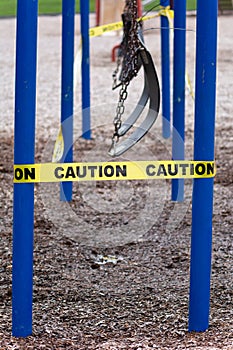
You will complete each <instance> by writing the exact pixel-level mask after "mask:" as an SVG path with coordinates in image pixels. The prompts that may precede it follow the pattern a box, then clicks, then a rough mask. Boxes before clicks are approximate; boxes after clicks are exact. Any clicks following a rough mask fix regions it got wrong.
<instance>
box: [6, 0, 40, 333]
mask: <svg viewBox="0 0 233 350" xmlns="http://www.w3.org/2000/svg"><path fill="white" fill-rule="evenodd" d="M37 11H38V2H37V1H35V0H21V1H18V2H17V34H16V78H15V132H14V163H15V164H33V163H34V153H35V151H34V149H35V108H36V56H37ZM33 222H34V184H14V199H13V262H12V264H13V267H12V334H13V336H16V337H26V336H28V335H31V334H32V296H33V229H34V225H33Z"/></svg>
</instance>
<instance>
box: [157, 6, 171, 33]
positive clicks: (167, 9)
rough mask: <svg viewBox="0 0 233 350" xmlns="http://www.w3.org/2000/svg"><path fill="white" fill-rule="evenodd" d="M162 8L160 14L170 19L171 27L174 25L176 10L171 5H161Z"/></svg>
mask: <svg viewBox="0 0 233 350" xmlns="http://www.w3.org/2000/svg"><path fill="white" fill-rule="evenodd" d="M160 8H161V10H160V11H159V12H158V14H159V16H165V17H167V19H168V22H169V27H170V29H171V28H172V27H173V19H174V11H173V10H171V9H170V6H166V7H164V6H160Z"/></svg>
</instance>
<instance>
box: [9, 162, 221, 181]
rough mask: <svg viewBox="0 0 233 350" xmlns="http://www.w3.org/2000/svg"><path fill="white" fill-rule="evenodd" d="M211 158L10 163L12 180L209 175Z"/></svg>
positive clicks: (213, 169) (213, 172)
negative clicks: (12, 168) (12, 170)
mask: <svg viewBox="0 0 233 350" xmlns="http://www.w3.org/2000/svg"><path fill="white" fill-rule="evenodd" d="M215 175H216V166H215V162H214V161H131V162H92V163H88V162H86V163H42V164H25V165H23V164H21V165H16V164H15V165H14V183H39V182H66V181H72V182H74V181H109V180H154V179H178V178H183V179H188V178H190V179H193V178H212V177H214V176H215Z"/></svg>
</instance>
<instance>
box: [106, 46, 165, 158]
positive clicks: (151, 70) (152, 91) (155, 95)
mask: <svg viewBox="0 0 233 350" xmlns="http://www.w3.org/2000/svg"><path fill="white" fill-rule="evenodd" d="M138 55H139V58H140V60H141V63H142V67H143V70H144V89H143V92H142V95H141V97H140V99H139V101H138V103H137V105H136V107H135V109H134V110H133V112H132V113H131V114H130V116H129V117H128V118H127V119H126V121H125V122H124V123H123V124H122V125H121V127H120V129H119V130H118V135H119V137H121V136H123V135H125V134H126V133H127V132H128V131H129V130H130V129H131V128H132V127H133V126H134V124H135V123H136V121H137V120H138V118H139V117H140V115H141V114H142V112H143V110H144V109H145V107H146V105H147V102H148V100H149V110H148V113H147V115H146V117H145V119H144V120H143V122H142V123H141V124H140V125H139V126H138V127H137V128H136V130H135V131H134V132H132V134H130V135H129V137H128V138H127V139H125V140H124V141H122V142H115V143H113V144H112V147H111V148H110V150H109V152H108V154H109V155H110V156H112V157H117V156H120V155H122V154H123V153H125V152H126V151H127V150H128V149H130V148H131V147H133V146H134V145H135V144H136V143H137V142H138V141H140V140H141V139H142V137H143V136H144V135H145V134H146V133H147V132H148V131H149V130H150V128H151V127H152V125H153V124H154V122H155V121H156V119H157V117H158V114H159V107H160V87H159V80H158V76H157V73H156V70H155V67H154V63H153V59H152V57H151V54H150V52H149V51H148V50H147V49H146V47H145V46H144V44H143V43H142V42H141V48H140V49H139V50H138Z"/></svg>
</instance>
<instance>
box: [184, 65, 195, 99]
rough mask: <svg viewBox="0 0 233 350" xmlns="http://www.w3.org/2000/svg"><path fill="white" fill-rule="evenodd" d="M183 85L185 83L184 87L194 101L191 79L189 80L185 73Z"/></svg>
mask: <svg viewBox="0 0 233 350" xmlns="http://www.w3.org/2000/svg"><path fill="white" fill-rule="evenodd" d="M185 83H186V86H187V88H188V91H189V94H190V96H191V97H192V99H193V100H195V94H194V90H193V87H192V83H191V79H190V76H189V74H188V72H187V71H186V73H185Z"/></svg>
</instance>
